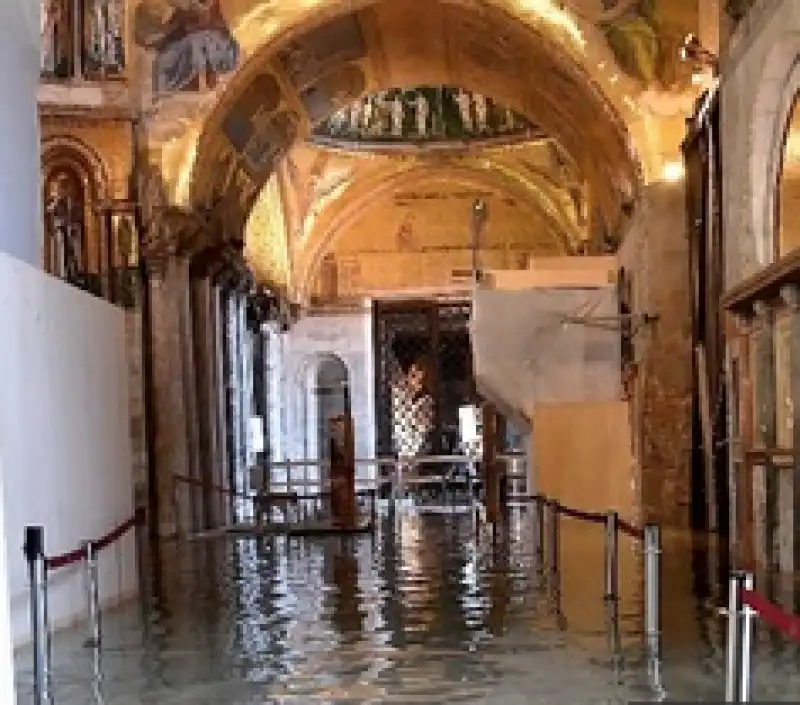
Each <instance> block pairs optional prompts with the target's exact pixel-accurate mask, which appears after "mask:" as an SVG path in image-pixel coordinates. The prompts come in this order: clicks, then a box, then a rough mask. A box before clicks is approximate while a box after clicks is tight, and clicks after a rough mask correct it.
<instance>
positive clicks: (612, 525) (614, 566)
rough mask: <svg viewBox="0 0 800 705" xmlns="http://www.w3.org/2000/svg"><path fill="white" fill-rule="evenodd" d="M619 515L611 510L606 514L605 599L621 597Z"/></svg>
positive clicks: (604, 539) (604, 543)
mask: <svg viewBox="0 0 800 705" xmlns="http://www.w3.org/2000/svg"><path fill="white" fill-rule="evenodd" d="M618 524H619V516H618V514H617V513H616V512H614V511H611V512H608V514H606V523H605V532H604V536H603V546H604V554H605V599H606V601H607V602H612V601H616V600H618V599H619V533H618V531H617V529H618Z"/></svg>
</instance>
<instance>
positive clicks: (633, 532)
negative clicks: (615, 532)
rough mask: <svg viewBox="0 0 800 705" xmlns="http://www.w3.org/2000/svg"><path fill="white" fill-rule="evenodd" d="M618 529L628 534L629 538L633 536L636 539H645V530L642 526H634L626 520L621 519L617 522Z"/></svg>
mask: <svg viewBox="0 0 800 705" xmlns="http://www.w3.org/2000/svg"><path fill="white" fill-rule="evenodd" d="M617 528H618V529H619V530H620V531H621V532H622V533H623V534H627V535H628V536H632V537H633V538H635V539H643V538H644V529H642V528H641V527H640V526H634V525H633V524H631V523H630V522H628V521H625V520H624V519H619V520H618V521H617Z"/></svg>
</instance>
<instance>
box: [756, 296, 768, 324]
mask: <svg viewBox="0 0 800 705" xmlns="http://www.w3.org/2000/svg"><path fill="white" fill-rule="evenodd" d="M753 314H754V315H755V318H756V321H757V322H758V323H766V322H768V321H769V319H770V318H771V317H772V308H771V307H770V306H769V305H767V303H766V302H765V301H761V300H758V301H754V302H753Z"/></svg>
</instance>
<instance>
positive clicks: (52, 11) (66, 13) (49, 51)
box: [40, 0, 74, 78]
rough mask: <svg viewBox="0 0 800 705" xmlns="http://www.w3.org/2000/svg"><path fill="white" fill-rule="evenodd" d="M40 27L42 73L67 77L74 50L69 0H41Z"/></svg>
mask: <svg viewBox="0 0 800 705" xmlns="http://www.w3.org/2000/svg"><path fill="white" fill-rule="evenodd" d="M40 29H41V38H42V44H41V54H40V57H41V71H42V73H43V74H44V75H45V76H56V77H59V78H67V77H69V75H70V74H71V72H72V61H73V52H74V48H73V17H72V5H71V0H43V2H42V10H41V27H40Z"/></svg>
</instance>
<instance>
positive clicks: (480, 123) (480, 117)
mask: <svg viewBox="0 0 800 705" xmlns="http://www.w3.org/2000/svg"><path fill="white" fill-rule="evenodd" d="M473 99H474V104H475V127H476V128H477V130H478V132H486V130H487V128H488V127H489V123H488V121H487V115H488V107H487V105H486V98H485V97H484V96H482V95H481V94H480V93H474V94H473Z"/></svg>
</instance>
